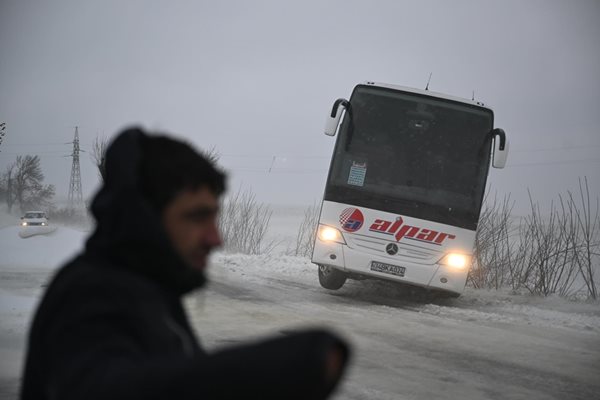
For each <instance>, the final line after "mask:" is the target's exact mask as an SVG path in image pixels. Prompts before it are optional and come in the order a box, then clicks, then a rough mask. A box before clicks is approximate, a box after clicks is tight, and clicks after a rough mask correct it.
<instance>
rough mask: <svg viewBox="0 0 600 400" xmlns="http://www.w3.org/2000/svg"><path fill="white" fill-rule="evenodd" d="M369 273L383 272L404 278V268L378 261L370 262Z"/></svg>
mask: <svg viewBox="0 0 600 400" xmlns="http://www.w3.org/2000/svg"><path fill="white" fill-rule="evenodd" d="M371 271H377V272H383V273H384V274H391V275H396V276H404V273H405V272H406V268H404V267H399V266H397V265H391V264H385V263H381V262H379V261H371Z"/></svg>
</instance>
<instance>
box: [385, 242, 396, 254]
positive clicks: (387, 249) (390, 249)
mask: <svg viewBox="0 0 600 400" xmlns="http://www.w3.org/2000/svg"><path fill="white" fill-rule="evenodd" d="M385 252H386V253H388V254H389V255H390V256H393V255H394V254H396V253H397V252H398V245H397V244H396V243H390V244H388V245H387V246H385Z"/></svg>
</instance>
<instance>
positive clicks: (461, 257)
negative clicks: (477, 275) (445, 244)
mask: <svg viewBox="0 0 600 400" xmlns="http://www.w3.org/2000/svg"><path fill="white" fill-rule="evenodd" d="M470 260H471V257H470V256H468V255H466V254H460V253H449V254H446V256H445V257H444V258H442V259H441V260H440V264H444V265H447V266H449V267H452V268H456V269H465V268H467V267H468V266H469V261H470Z"/></svg>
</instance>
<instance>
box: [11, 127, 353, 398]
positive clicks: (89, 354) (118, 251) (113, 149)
mask: <svg viewBox="0 0 600 400" xmlns="http://www.w3.org/2000/svg"><path fill="white" fill-rule="evenodd" d="M147 140H148V136H146V135H145V134H144V133H142V132H141V131H140V130H137V129H130V130H128V131H125V132H124V133H122V134H121V135H119V136H118V137H117V139H116V140H115V141H114V142H113V143H112V144H111V146H110V147H109V149H108V151H107V154H106V177H105V183H104V186H103V187H102V189H101V190H100V192H99V193H98V194H97V195H96V197H95V199H94V201H93V204H92V212H93V214H94V216H95V218H96V221H97V225H96V230H95V232H94V233H93V234H92V236H91V237H90V238H89V239H88V241H87V244H86V248H85V251H84V252H83V253H82V254H81V255H79V256H77V257H76V258H75V259H74V260H72V261H71V262H69V263H68V264H67V265H65V266H64V267H62V268H61V269H60V270H59V272H58V273H57V274H56V276H55V277H54V278H53V280H52V283H51V284H50V285H49V287H48V289H47V291H46V293H45V295H44V298H43V300H42V302H41V304H40V306H39V308H38V310H37V312H36V315H35V319H34V321H33V324H32V327H31V330H30V336H29V342H28V352H27V358H26V365H25V370H24V376H23V382H22V388H21V399H23V400H33V399H36V400H44V399H52V400H55V399H56V400H69V399H86V400H93V399H103V400H105V399H111V400H119V399H123V400H134V399H241V398H244V399H324V398H326V397H327V396H328V395H329V393H330V392H331V391H332V389H333V387H334V386H335V383H336V382H335V381H336V380H337V379H336V380H334V382H332V381H328V380H326V379H325V358H326V355H327V352H328V351H329V350H331V349H332V348H337V349H338V350H339V351H341V353H342V354H343V355H344V358H345V357H346V354H347V347H346V345H345V344H344V343H343V342H342V341H340V340H339V339H338V338H336V337H335V336H332V335H330V334H329V333H327V332H324V331H320V330H312V331H306V332H302V333H298V334H294V335H289V336H285V337H283V336H282V337H278V338H274V339H271V340H267V341H263V342H259V343H255V344H252V345H247V346H239V347H236V348H231V349H228V350H223V351H219V352H216V353H212V354H209V353H207V352H206V351H205V350H204V349H202V348H201V347H200V345H199V344H198V342H197V340H196V338H195V336H194V334H193V332H192V329H191V327H190V324H189V322H188V319H187V317H186V314H185V312H184V309H183V307H182V303H181V296H182V295H183V294H185V293H188V292H189V291H191V290H192V289H195V288H197V287H199V286H201V285H202V284H203V282H204V277H203V275H202V274H200V273H198V272H195V271H194V270H192V269H191V268H188V267H187V265H185V263H184V262H183V260H182V259H181V258H180V257H179V256H178V255H177V254H176V252H175V250H174V249H173V247H172V246H171V244H170V243H169V240H168V238H167V235H166V233H165V231H164V230H163V228H162V226H161V223H160V218H159V216H158V215H157V213H156V212H154V211H153V209H152V207H150V205H149V204H148V203H147V202H146V201H145V199H144V198H143V196H142V194H141V189H140V178H139V176H140V163H141V160H142V157H143V148H144V144H145V143H146V142H147ZM344 361H345V360H344Z"/></svg>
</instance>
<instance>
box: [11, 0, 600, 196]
mask: <svg viewBox="0 0 600 400" xmlns="http://www.w3.org/2000/svg"><path fill="white" fill-rule="evenodd" d="M599 38H600V2H599V1H597V0H591V1H567V0H564V1H548V0H540V1H524V0H521V1H475V0H473V1H443V0H440V1H433V0H432V1H366V0H365V1H349V0H345V1H306V0H305V1H296V2H289V1H219V2H217V1H212V2H208V1H204V2H201V1H163V2H158V1H122V0H118V1H117V0H110V1H109V0H103V1H79V0H72V1H69V0H54V1H22V0H1V1H0V121H5V122H6V123H7V128H8V134H7V136H6V137H5V139H4V142H3V143H2V145H1V147H0V171H4V170H5V168H6V166H7V165H8V164H9V163H10V162H13V161H14V159H15V157H16V155H18V154H38V155H39V156H40V157H41V158H42V166H43V168H44V172H45V173H46V182H47V183H52V184H54V185H55V186H56V189H57V195H59V196H62V197H65V196H66V194H67V191H68V184H69V176H70V170H71V160H70V159H69V158H65V157H63V156H64V155H66V154H69V153H70V147H69V145H68V144H64V143H66V142H69V141H72V139H73V133H74V127H75V126H76V125H77V126H79V127H80V128H79V133H80V136H81V145H82V148H83V149H86V150H89V149H90V147H91V143H92V141H93V139H94V138H95V137H96V135H101V136H102V135H104V136H107V137H111V136H113V135H114V134H115V133H116V132H118V131H119V130H120V129H122V128H123V127H125V126H127V125H131V124H139V125H142V126H144V127H147V128H150V129H161V130H165V131H168V132H172V133H176V134H178V135H180V136H182V137H185V138H188V139H189V140H190V141H192V142H193V143H194V144H196V145H197V146H200V147H203V148H208V149H210V148H213V147H214V148H215V149H216V151H217V152H218V153H220V154H221V163H222V164H223V165H224V166H225V167H226V168H227V169H228V170H229V171H230V173H231V177H232V180H231V186H233V187H234V188H235V187H237V186H238V185H240V184H242V183H243V184H244V185H246V186H248V187H251V188H252V189H253V190H254V192H255V193H256V194H257V197H258V199H259V200H261V201H265V202H270V203H279V204H282V203H283V204H306V205H308V204H311V203H313V202H314V201H318V200H320V198H321V195H322V192H323V188H324V183H325V178H326V173H327V168H328V165H329V157H330V155H331V150H332V148H333V144H334V139H332V138H330V137H326V136H325V135H323V133H322V132H323V126H324V121H325V116H326V114H327V112H328V111H329V110H330V108H331V104H332V102H333V101H334V100H335V99H336V98H338V97H346V98H347V97H349V96H350V93H351V91H352V88H353V87H354V86H355V85H356V84H357V83H360V82H363V81H367V80H370V81H376V82H385V83H392V84H397V85H402V86H410V87H416V88H424V87H425V84H426V82H427V78H428V77H429V73H432V74H433V76H432V79H431V84H430V90H433V91H437V92H442V93H446V94H450V95H454V96H459V97H466V98H470V97H471V95H472V91H475V97H476V99H477V100H480V101H482V102H484V103H486V104H488V105H490V106H491V107H492V108H493V109H494V112H495V125H496V126H497V127H501V128H504V129H505V131H506V132H507V135H508V137H509V139H510V141H511V153H510V155H509V162H508V166H507V168H506V169H504V170H492V171H491V173H490V182H491V184H492V187H493V188H494V190H495V191H497V192H498V193H499V194H500V195H504V194H507V193H511V194H512V197H513V198H515V199H516V200H517V201H519V202H520V203H521V204H523V203H524V202H525V200H526V193H527V192H526V189H527V188H529V189H530V190H531V192H532V194H533V195H534V197H535V198H537V199H539V200H542V199H549V198H556V196H557V194H558V193H565V192H566V191H567V190H575V189H577V180H578V178H579V177H583V176H587V178H588V181H589V183H590V186H591V190H592V193H593V195H594V196H598V193H599V192H600V132H599V128H598V116H599V115H600V78H599V74H598V71H600V45H599V44H598V43H599V42H598V40H599ZM269 171H270V172H269ZM81 173H82V180H83V190H84V195H86V196H87V195H90V194H91V193H93V192H94V190H95V189H96V188H97V176H96V171H95V169H94V167H93V164H92V163H91V161H90V158H89V155H88V154H87V153H86V154H82V157H81ZM524 205H526V204H524Z"/></svg>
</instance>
